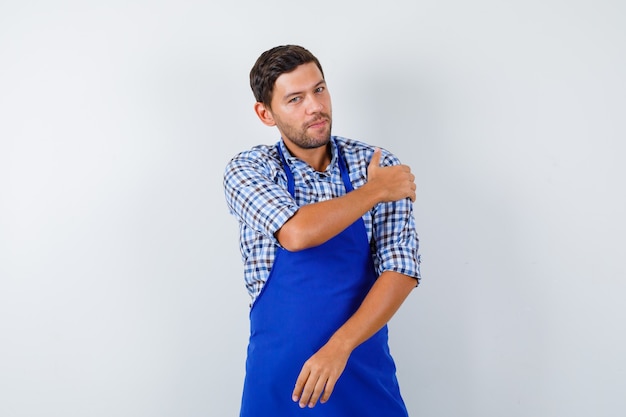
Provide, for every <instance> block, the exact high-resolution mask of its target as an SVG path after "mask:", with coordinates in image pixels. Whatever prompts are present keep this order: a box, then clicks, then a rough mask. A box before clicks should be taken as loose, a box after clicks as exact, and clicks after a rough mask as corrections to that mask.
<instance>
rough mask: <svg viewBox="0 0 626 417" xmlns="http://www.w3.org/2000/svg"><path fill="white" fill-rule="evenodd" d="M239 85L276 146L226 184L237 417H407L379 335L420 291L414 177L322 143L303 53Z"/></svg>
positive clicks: (318, 82) (361, 147) (373, 157)
mask: <svg viewBox="0 0 626 417" xmlns="http://www.w3.org/2000/svg"><path fill="white" fill-rule="evenodd" d="M250 84H251V87H252V91H253V93H254V96H255V98H256V101H257V102H256V103H255V105H254V110H255V112H256V114H257V116H258V117H259V119H260V120H261V122H263V123H264V124H265V125H267V126H275V127H277V128H278V131H279V132H280V135H281V139H282V140H280V141H279V142H278V143H277V144H275V145H273V146H265V145H260V146H256V147H254V148H252V149H251V150H249V151H244V152H242V153H240V154H238V155H236V156H235V157H234V158H233V159H232V160H231V161H230V162H229V164H228V166H227V167H226V171H225V175H224V187H225V194H226V200H227V203H228V206H229V208H230V211H231V212H232V214H233V215H234V216H235V217H236V218H237V220H238V221H239V225H240V239H241V240H240V242H241V244H240V248H241V252H242V256H243V261H244V265H245V267H244V271H245V272H244V273H245V280H246V286H247V288H248V291H249V293H250V295H251V297H252V308H251V311H250V324H251V334H250V342H249V345H248V358H247V361H246V379H245V383H244V392H243V399H242V406H241V416H242V417H250V416H259V417H267V416H271V417H282V416H285V417H287V416H296V415H300V413H303V414H308V415H311V416H332V417H339V416H346V417H352V416H359V417H366V416H372V417H381V416H384V417H396V416H406V415H407V411H406V408H405V406H404V402H403V401H402V398H401V396H400V391H399V388H398V383H397V380H396V375H395V365H394V362H393V359H392V358H391V356H390V354H389V348H388V344H387V326H386V323H387V322H388V321H389V319H390V318H391V317H392V316H393V314H394V313H395V312H396V311H397V309H398V308H399V307H400V305H401V304H402V302H403V301H404V299H405V298H406V297H407V296H408V294H409V293H410V292H411V290H412V289H413V288H414V287H415V286H416V285H417V283H418V281H419V278H420V273H419V262H420V259H419V254H418V238H417V234H416V232H415V225H414V218H413V209H412V201H415V183H414V176H413V174H411V171H410V169H409V167H408V166H406V165H400V164H399V161H398V160H397V159H396V158H395V157H394V156H393V155H391V154H390V153H388V152H386V151H382V150H380V149H378V148H377V149H374V148H372V147H370V146H368V145H366V144H364V143H361V142H358V141H354V140H350V139H345V138H341V137H337V136H331V125H332V111H331V101H330V95H329V92H328V88H327V86H326V81H325V80H324V73H323V71H322V67H321V65H320V63H319V62H318V60H317V58H315V56H313V55H312V54H311V53H310V52H309V51H308V50H306V49H304V48H302V47H300V46H294V45H287V46H279V47H276V48H272V49H270V50H268V51H266V52H264V53H263V54H261V56H260V57H259V58H258V60H257V61H256V63H255V65H254V67H253V68H252V70H251V72H250ZM318 401H319V403H318ZM305 408H306V409H305Z"/></svg>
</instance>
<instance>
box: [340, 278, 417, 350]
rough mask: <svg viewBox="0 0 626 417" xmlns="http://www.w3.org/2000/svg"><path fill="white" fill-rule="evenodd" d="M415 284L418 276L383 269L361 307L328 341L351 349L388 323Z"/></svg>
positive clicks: (345, 348) (342, 347)
mask: <svg viewBox="0 0 626 417" xmlns="http://www.w3.org/2000/svg"><path fill="white" fill-rule="evenodd" d="M415 283H416V280H415V278H412V277H409V276H407V275H403V274H400V273H398V272H392V271H385V272H383V273H382V274H381V275H380V277H378V279H377V280H376V282H375V283H374V285H373V286H372V288H371V289H370V291H369V293H368V294H367V296H366V297H365V299H364V300H363V303H361V306H360V307H359V309H358V310H357V311H356V312H355V313H354V315H352V317H351V318H350V319H348V321H347V322H346V323H345V324H344V325H343V326H341V327H340V328H339V329H338V330H337V331H336V332H335V334H334V335H333V336H332V337H331V338H330V340H329V341H328V344H330V345H334V346H337V347H338V348H339V349H344V350H346V351H347V352H352V351H353V350H354V349H355V348H356V347H357V346H359V345H360V344H361V343H363V342H364V341H366V340H367V339H369V338H370V337H371V336H372V335H373V334H374V333H376V332H377V331H378V330H380V329H381V328H382V327H383V326H384V325H385V324H387V322H388V321H389V320H390V319H391V318H392V317H393V315H394V314H395V313H396V311H398V309H399V308H400V306H401V305H402V303H403V302H404V300H405V299H406V297H407V296H408V295H409V294H410V292H411V290H413V288H415Z"/></svg>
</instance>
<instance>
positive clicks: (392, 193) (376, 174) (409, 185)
mask: <svg viewBox="0 0 626 417" xmlns="http://www.w3.org/2000/svg"><path fill="white" fill-rule="evenodd" d="M380 156H381V150H380V149H379V148H376V150H375V151H374V155H372V160H371V161H370V163H369V166H368V167H367V183H368V184H370V185H372V186H374V185H376V186H377V187H378V188H379V189H380V190H381V191H382V195H381V196H382V197H381V198H382V200H381V201H382V202H390V201H397V200H401V199H403V198H410V199H411V201H415V175H413V174H411V168H409V166H408V165H394V166H388V167H381V166H380Z"/></svg>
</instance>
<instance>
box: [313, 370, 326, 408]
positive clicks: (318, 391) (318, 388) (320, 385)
mask: <svg viewBox="0 0 626 417" xmlns="http://www.w3.org/2000/svg"><path fill="white" fill-rule="evenodd" d="M327 379H328V378H325V377H324V378H320V379H318V380H317V383H316V384H315V389H314V390H313V394H311V399H310V400H309V408H313V407H315V404H317V400H318V399H319V398H320V395H322V392H323V391H324V386H325V385H326V381H327Z"/></svg>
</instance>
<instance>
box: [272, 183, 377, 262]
mask: <svg viewBox="0 0 626 417" xmlns="http://www.w3.org/2000/svg"><path fill="white" fill-rule="evenodd" d="M379 201H380V193H378V191H377V190H376V189H375V188H374V187H368V186H367V184H366V185H364V186H363V187H361V188H359V189H357V190H354V191H352V192H351V193H348V194H346V195H343V196H341V197H337V198H333V199H331V200H326V201H321V202H319V203H313V204H309V205H306V206H303V207H300V209H298V211H297V212H296V214H294V215H293V216H292V217H291V218H290V219H289V220H288V221H287V222H286V223H285V224H284V225H283V227H281V228H280V229H279V230H278V231H277V232H276V239H278V241H279V242H280V244H281V245H282V246H283V247H284V248H285V249H287V250H290V251H297V250H302V249H307V248H311V247H313V246H317V245H320V244H322V243H324V242H326V241H327V240H329V239H331V238H332V237H334V236H336V235H338V234H339V233H341V232H342V231H343V230H344V229H345V228H347V227H348V226H350V225H351V224H352V223H354V222H355V221H356V220H357V219H359V218H360V217H362V216H363V215H364V214H365V213H367V212H368V211H369V210H370V209H371V208H372V207H374V206H375V205H376V204H377V203H378V202H379Z"/></svg>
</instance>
